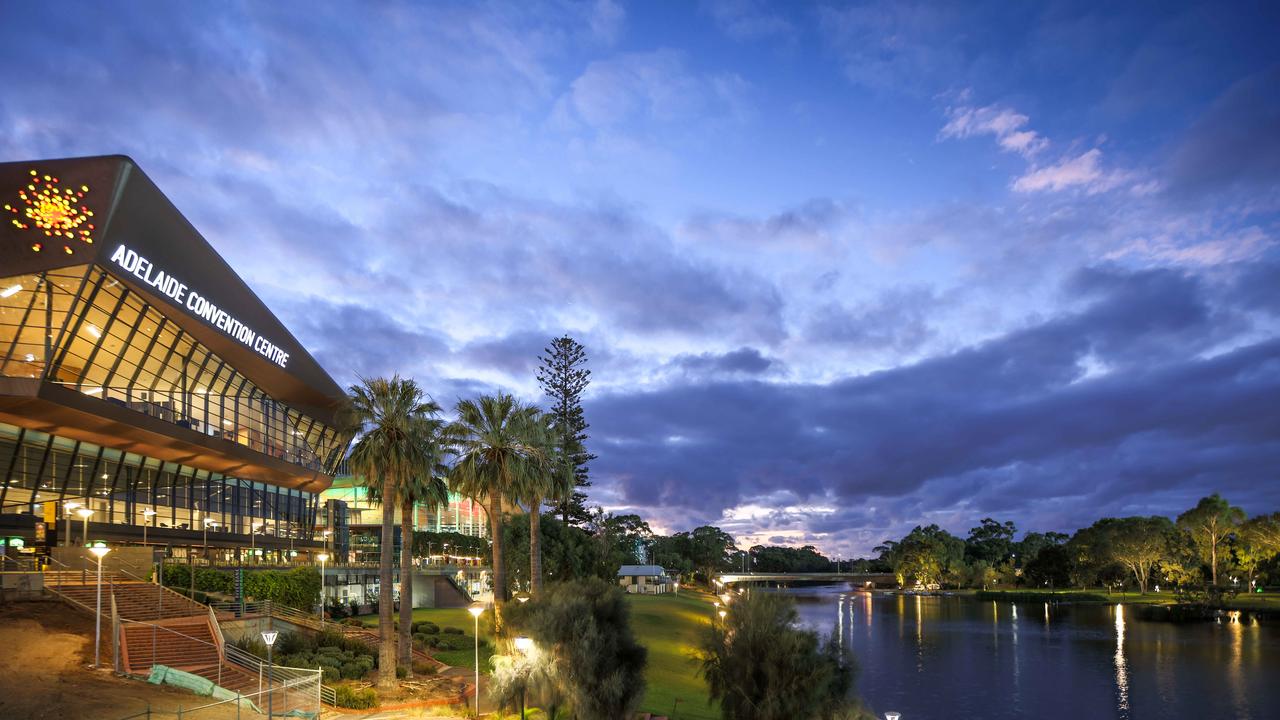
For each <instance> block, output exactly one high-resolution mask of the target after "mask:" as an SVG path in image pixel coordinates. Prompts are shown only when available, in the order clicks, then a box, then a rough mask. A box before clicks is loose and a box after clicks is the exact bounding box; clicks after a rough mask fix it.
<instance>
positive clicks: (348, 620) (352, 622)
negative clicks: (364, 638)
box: [341, 617, 364, 628]
mask: <svg viewBox="0 0 1280 720" xmlns="http://www.w3.org/2000/svg"><path fill="white" fill-rule="evenodd" d="M341 624H343V625H350V626H351V627H358V628H362V627H364V623H363V622H362V621H360V620H359V619H357V618H353V617H349V618H342V621H341Z"/></svg>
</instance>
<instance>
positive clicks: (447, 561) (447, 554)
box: [444, 543, 449, 565]
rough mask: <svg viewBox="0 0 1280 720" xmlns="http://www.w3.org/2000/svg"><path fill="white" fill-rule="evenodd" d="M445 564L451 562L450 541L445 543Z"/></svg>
mask: <svg viewBox="0 0 1280 720" xmlns="http://www.w3.org/2000/svg"><path fill="white" fill-rule="evenodd" d="M444 564H445V565H448V564H449V543H445V544H444Z"/></svg>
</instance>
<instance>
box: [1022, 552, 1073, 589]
mask: <svg viewBox="0 0 1280 720" xmlns="http://www.w3.org/2000/svg"><path fill="white" fill-rule="evenodd" d="M1071 569H1072V568H1071V553H1070V551H1068V550H1067V548H1066V546H1065V545H1046V546H1045V547H1043V548H1041V549H1040V551H1039V552H1037V553H1036V555H1035V557H1033V558H1032V559H1031V560H1030V561H1029V562H1027V564H1026V565H1025V566H1024V567H1023V570H1022V574H1023V575H1024V576H1025V577H1026V578H1027V582H1029V583H1031V584H1033V585H1036V586H1045V585H1048V586H1049V587H1050V588H1058V587H1066V586H1067V585H1069V584H1071Z"/></svg>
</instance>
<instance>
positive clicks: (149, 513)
mask: <svg viewBox="0 0 1280 720" xmlns="http://www.w3.org/2000/svg"><path fill="white" fill-rule="evenodd" d="M155 516H156V511H155V510H152V509H151V508H147V509H146V510H143V511H142V544H143V545H146V544H147V526H148V525H150V524H151V518H153V517H155Z"/></svg>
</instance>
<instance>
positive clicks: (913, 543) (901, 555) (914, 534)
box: [881, 525, 965, 586]
mask: <svg viewBox="0 0 1280 720" xmlns="http://www.w3.org/2000/svg"><path fill="white" fill-rule="evenodd" d="M881 548H884V549H885V550H884V551H883V553H882V557H885V558H886V559H888V560H890V561H891V565H892V566H893V572H894V574H895V575H897V576H898V582H899V583H900V584H903V585H910V584H919V585H924V586H929V585H935V584H939V585H940V584H942V583H943V582H944V581H949V582H956V583H958V582H959V581H960V580H961V579H962V578H963V573H964V569H965V567H964V552H965V542H964V541H963V540H961V539H960V538H958V537H956V536H955V535H952V534H951V533H949V532H947V531H946V530H943V529H942V528H940V527H938V526H937V525H928V526H925V527H920V526H916V527H915V528H914V529H912V530H911V532H909V533H907V536H906V537H904V538H902V540H901V541H900V542H897V543H892V544H890V543H885V545H882V546H881Z"/></svg>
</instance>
